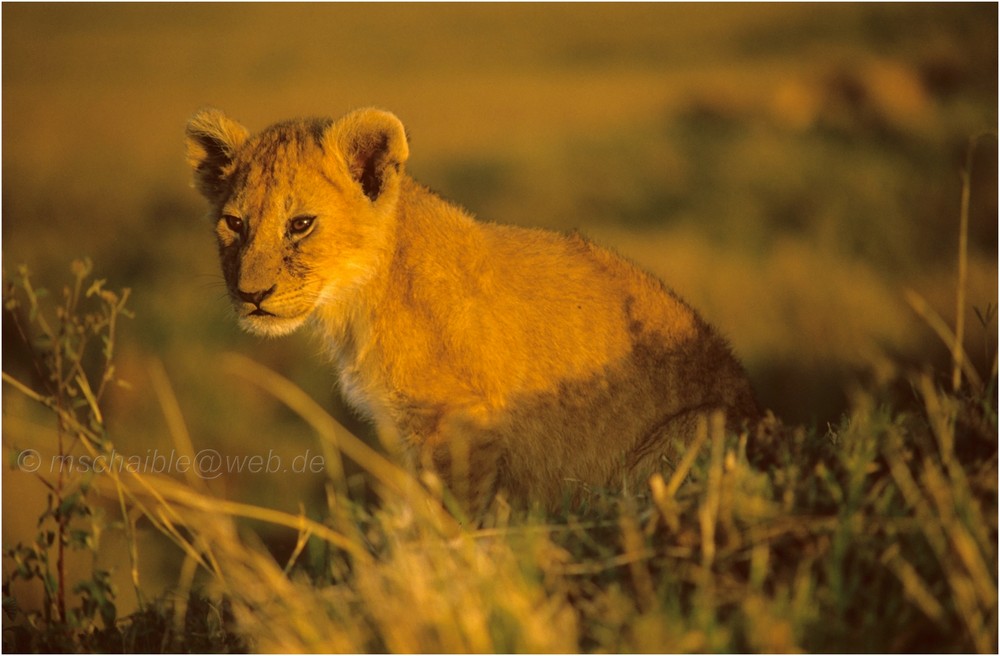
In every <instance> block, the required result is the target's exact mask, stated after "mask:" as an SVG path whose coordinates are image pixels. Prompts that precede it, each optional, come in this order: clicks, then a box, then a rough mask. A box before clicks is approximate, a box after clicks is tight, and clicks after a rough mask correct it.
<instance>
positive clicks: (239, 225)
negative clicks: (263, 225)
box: [222, 214, 243, 235]
mask: <svg viewBox="0 0 1000 656" xmlns="http://www.w3.org/2000/svg"><path fill="white" fill-rule="evenodd" d="M222 220H223V221H225V222H226V225H227V226H228V227H229V229H230V230H232V231H233V232H235V233H236V234H238V235H239V234H243V219H241V218H240V217H238V216H233V215H232V214H226V215H224V216H223V217H222Z"/></svg>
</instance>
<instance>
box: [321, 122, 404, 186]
mask: <svg viewBox="0 0 1000 656" xmlns="http://www.w3.org/2000/svg"><path fill="white" fill-rule="evenodd" d="M327 139H328V140H332V141H333V145H334V146H335V148H336V149H337V150H338V151H339V152H340V153H341V154H342V155H343V157H344V162H345V163H346V164H347V168H348V170H349V171H350V174H351V177H352V178H353V179H354V180H355V181H356V182H357V183H358V184H360V185H361V191H362V192H364V194H365V196H367V197H368V199H369V200H371V201H372V202H374V201H376V200H378V199H379V198H380V197H381V196H382V194H383V192H384V191H385V190H386V189H387V187H389V186H390V185H391V183H393V182H395V181H396V179H397V178H398V176H399V174H400V172H401V171H402V167H403V164H404V163H405V162H406V159H407V157H409V155H410V148H409V146H408V145H407V143H406V131H405V129H404V128H403V124H402V123H401V122H400V120H399V119H398V118H396V116H395V115H393V114H390V113H389V112H385V111H382V110H378V109H359V110H357V111H354V112H351V113H350V114H348V115H347V116H345V117H343V118H342V119H340V120H339V121H337V122H336V123H334V124H333V125H332V126H330V129H329V131H328V132H327Z"/></svg>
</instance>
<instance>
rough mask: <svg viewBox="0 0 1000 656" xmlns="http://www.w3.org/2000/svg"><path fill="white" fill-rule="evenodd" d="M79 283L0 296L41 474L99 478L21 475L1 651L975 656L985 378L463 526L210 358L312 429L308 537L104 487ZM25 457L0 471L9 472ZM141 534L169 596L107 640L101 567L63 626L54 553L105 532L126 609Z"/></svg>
mask: <svg viewBox="0 0 1000 656" xmlns="http://www.w3.org/2000/svg"><path fill="white" fill-rule="evenodd" d="M89 273H90V270H89V267H88V266H86V265H85V264H77V265H74V276H75V282H74V283H73V284H71V285H70V286H67V288H66V289H67V293H66V294H65V302H64V304H60V305H58V308H59V309H57V310H55V311H54V312H53V311H52V308H47V307H46V304H45V303H44V302H43V301H42V299H44V298H46V295H45V294H42V293H41V292H40V291H39V290H38V289H36V288H35V287H34V286H33V285H32V284H31V281H30V276H29V275H28V274H27V272H26V271H22V273H21V280H20V283H18V284H17V285H13V284H12V285H11V286H8V291H7V295H6V298H5V305H6V307H7V309H8V311H9V312H11V313H13V314H14V316H15V317H17V320H18V325H19V326H21V332H22V333H23V334H24V335H25V337H26V338H28V339H29V341H31V342H32V343H34V344H36V347H35V353H36V360H35V362H36V364H37V365H38V371H39V373H40V374H42V376H41V377H42V378H43V379H46V380H48V381H49V383H47V384H45V385H43V387H42V389H34V388H33V387H31V386H30V385H28V384H26V383H24V382H23V381H20V380H18V379H16V378H14V377H13V376H11V375H9V374H8V373H6V372H5V373H4V381H5V383H7V384H8V385H9V386H10V387H11V388H13V389H14V390H15V391H17V392H18V393H20V394H22V395H24V396H26V397H28V398H29V399H31V400H32V401H34V402H36V403H38V404H40V405H42V406H44V407H45V408H47V409H48V411H49V412H50V413H51V414H52V415H54V418H55V420H56V423H57V426H58V432H59V435H60V436H61V437H60V440H59V444H58V446H57V450H58V453H59V454H67V453H71V452H73V451H74V450H80V449H82V450H83V451H85V452H86V453H87V454H89V455H90V456H91V457H92V458H95V459H96V458H98V457H101V456H103V457H105V459H106V461H105V462H106V463H108V466H106V467H104V468H103V469H100V470H99V469H97V468H91V469H90V470H86V471H83V472H82V473H81V471H80V470H79V468H78V469H77V470H75V471H74V470H71V471H69V472H68V473H64V472H63V471H62V470H61V469H60V470H59V471H58V472H57V478H56V480H55V481H52V480H50V479H51V476H47V475H46V472H45V469H44V468H41V469H40V470H39V474H38V476H39V479H38V480H40V481H43V482H45V484H46V486H47V487H49V489H50V510H49V511H48V512H46V513H45V514H43V516H42V517H41V519H40V527H41V528H42V529H43V530H42V532H41V533H40V535H39V539H38V540H37V541H36V542H34V543H33V544H30V545H23V544H19V545H17V546H16V547H14V548H12V549H9V550H8V551H7V552H6V557H7V558H8V559H10V561H11V562H13V563H14V564H15V565H16V566H15V568H14V569H13V570H12V571H13V573H12V574H11V575H8V577H7V578H6V579H5V582H4V590H5V597H4V607H5V611H6V615H5V619H6V621H5V630H4V641H5V643H4V646H5V648H6V649H8V650H15V651H20V650H30V651H36V650H43V651H44V650H49V649H58V650H62V651H78V650H79V651H161V650H165V651H174V650H181V651H188V650H204V651H230V650H236V651H243V650H246V649H250V650H255V651H265V652H273V651H277V652H292V653H299V652H355V653H357V652H373V651H378V652H381V651H389V652H438V653H452V652H480V653H488V652H577V651H588V652H591V651H594V652H643V651H659V652H664V651H665V652H675V651H742V652H746V651H752V652H757V651H762V652H790V651H802V650H804V651H819V652H825V651H867V652H886V651H891V652H898V651H974V652H990V651H995V650H996V646H997V632H996V626H997V620H998V618H997V571H996V561H997V551H996V545H997V522H996V517H997V497H996V489H997V442H996V431H997V414H996V370H995V366H994V369H993V370H992V371H991V372H988V373H987V374H977V373H975V372H973V371H971V370H970V371H969V372H967V373H968V374H970V375H967V376H966V380H967V381H968V382H966V383H964V384H960V385H959V386H958V388H957V389H950V388H949V387H948V386H942V385H940V384H939V383H938V382H936V380H935V377H934V376H933V375H932V374H931V373H929V372H925V373H921V374H915V375H913V376H911V377H909V379H908V381H909V383H910V384H911V387H910V388H909V389H908V390H907V391H906V392H900V390H899V388H895V389H894V388H892V387H891V386H890V387H883V388H875V389H869V390H864V391H858V392H857V393H856V394H855V395H854V397H853V399H852V407H851V410H850V411H849V412H848V413H847V414H846V415H845V416H844V417H843V419H842V420H841V421H840V422H839V423H838V424H837V425H835V426H831V427H830V428H829V430H828V431H826V432H825V433H820V432H817V431H815V430H809V429H805V428H802V427H798V428H793V427H786V426H783V425H782V424H781V422H780V421H778V420H777V419H775V418H774V417H773V416H771V417H770V418H769V419H768V420H767V421H766V422H764V423H763V424H762V425H761V426H760V427H759V428H757V429H756V430H755V431H754V432H753V433H752V434H743V435H730V434H726V433H725V432H724V431H723V430H722V427H721V424H716V423H712V422H706V423H704V424H703V426H702V430H701V433H700V435H699V437H698V438H696V440H695V441H694V443H692V444H691V445H690V447H689V450H688V452H687V453H686V454H685V456H684V457H683V458H682V459H681V461H680V462H679V463H677V467H676V468H675V469H674V470H673V471H672V472H664V475H656V476H654V477H653V479H652V480H651V481H650V486H649V489H648V490H641V491H637V493H636V494H634V495H624V496H619V495H614V496H608V495H605V494H603V493H601V492H600V491H599V490H595V491H594V492H593V495H592V496H591V497H590V498H589V499H588V500H587V502H586V503H585V504H584V505H583V507H582V508H578V509H576V510H574V511H569V510H567V511H565V512H563V513H559V514H556V515H553V516H544V515H540V514H538V513H536V512H531V511H525V510H523V509H512V508H509V507H507V506H506V505H504V504H503V503H501V504H499V505H498V506H496V507H495V508H494V509H493V510H492V511H491V513H490V514H489V515H488V516H487V518H486V519H485V520H484V522H483V523H482V524H481V525H478V526H475V527H464V528H463V527H461V526H460V525H458V524H456V523H455V521H454V520H453V519H452V518H451V516H450V515H449V514H448V513H447V511H445V510H444V503H445V502H444V499H443V498H442V497H441V496H440V495H439V494H435V493H434V492H433V490H434V489H436V488H435V487H434V486H433V485H431V486H430V487H427V486H425V485H423V484H421V482H419V481H418V480H417V479H416V478H415V477H414V476H413V475H412V474H410V473H408V472H406V471H405V470H402V469H400V468H399V467H398V466H396V465H394V464H393V463H392V462H390V461H389V460H387V459H386V458H385V457H383V456H381V455H379V454H378V453H377V452H376V451H374V450H373V449H371V448H370V447H368V446H367V445H365V444H364V442H362V441H360V440H358V439H357V438H356V437H354V436H353V435H351V434H350V433H349V432H348V431H346V430H345V429H344V428H343V427H342V426H341V425H340V424H339V422H337V421H336V420H335V419H334V418H332V417H331V416H330V415H329V414H328V413H327V412H326V411H325V410H323V409H322V407H321V406H319V405H318V404H316V403H315V402H314V401H313V400H312V399H311V398H309V397H308V395H306V394H305V393H303V392H302V390H300V389H299V388H297V387H296V386H295V385H294V384H292V383H291V382H290V381H288V380H287V379H285V378H283V377H281V376H280V375H278V374H276V373H274V372H273V371H271V370H269V369H268V368H266V367H263V366H262V365H260V364H257V363H255V362H253V361H251V360H248V359H246V358H244V357H242V356H235V355H234V356H227V358H226V359H224V360H223V361H222V363H221V364H222V365H223V366H224V367H225V368H227V369H229V370H230V371H232V372H233V373H234V374H235V375H237V376H239V377H242V378H244V379H246V380H248V381H250V382H252V383H253V384H254V385H256V386H258V387H260V388H262V389H263V390H265V391H266V392H267V393H268V394H270V395H273V396H274V397H275V398H276V399H278V400H280V401H281V402H282V403H284V404H285V405H287V406H288V407H289V408H291V409H292V410H293V411H294V412H295V413H296V414H297V415H299V416H300V418H301V419H302V420H303V421H304V422H305V423H306V424H308V425H309V426H310V427H311V428H312V430H313V431H314V432H315V434H316V436H317V439H318V441H319V444H320V445H321V447H322V452H323V453H324V454H326V458H328V460H325V461H324V464H325V465H326V466H325V467H324V471H325V474H326V476H327V483H326V496H327V504H326V509H325V511H324V512H322V513H321V515H320V516H318V517H311V516H309V514H307V513H306V512H304V511H300V512H299V513H297V514H292V513H286V512H283V511H280V510H276V509H273V508H268V507H263V506H258V505H252V504H245V503H238V502H233V501H229V500H226V499H224V498H221V497H219V496H217V495H215V494H213V493H212V492H211V490H209V489H208V487H207V486H206V484H205V480H203V478H204V477H205V476H204V474H205V473H206V471H205V470H199V471H201V474H202V477H199V476H197V475H195V476H188V477H187V478H188V480H179V479H178V478H176V477H171V476H168V475H164V474H160V473H149V471H148V468H147V467H144V466H132V467H130V466H114V463H116V462H120V460H121V459H124V458H125V456H123V455H118V456H117V458H118V459H119V460H116V456H115V453H116V452H115V450H114V446H113V444H112V443H111V437H110V436H109V435H108V434H107V431H106V429H105V426H104V423H103V413H102V411H101V409H100V399H101V397H102V394H101V393H100V391H98V392H96V393H95V392H93V390H95V389H97V390H100V388H102V387H103V386H104V384H116V383H117V382H118V380H119V379H118V378H117V377H116V374H115V366H114V350H113V346H114V343H115V342H114V339H113V337H114V331H115V326H116V323H117V322H116V319H117V317H120V316H127V310H126V308H125V301H126V300H127V298H128V295H127V293H125V294H115V293H113V292H110V291H106V290H105V283H104V281H96V282H90V281H89V280H87V277H88V275H89ZM84 289H89V290H90V293H87V294H83V293H82V290H84ZM87 300H90V301H91V305H94V304H97V305H98V307H97V308H96V309H90V306H86V307H85V303H84V302H85V301H87ZM53 317H55V318H53ZM79 327H83V329H82V330H81V329H79ZM98 337H108V339H100V340H98V341H100V342H101V343H102V344H103V349H102V351H103V362H101V363H96V364H95V362H94V361H93V360H92V359H89V358H88V350H87V346H88V343H89V342H88V340H91V339H94V338H98ZM45 374H50V375H49V376H45ZM95 381H101V383H99V384H98V383H95ZM158 381H159V382H158V383H157V393H158V395H159V402H160V404H161V405H162V407H163V409H164V413H165V415H166V423H167V424H168V425H169V426H170V427H171V428H170V430H171V434H172V436H173V440H174V446H175V449H176V450H177V451H178V452H179V453H180V454H181V457H183V456H190V457H192V458H194V457H195V453H194V450H193V446H192V444H191V441H190V437H189V436H188V435H187V434H186V431H185V429H184V422H183V416H182V415H181V410H180V409H179V407H178V406H177V404H176V399H175V398H174V397H173V393H172V390H171V388H170V384H169V381H168V380H167V378H166V377H165V376H162V377H159V378H158ZM983 381H988V382H987V383H986V384H985V386H984V383H983ZM891 382H898V381H891ZM68 442H72V444H69V443H68ZM51 447H52V445H49V448H51ZM25 453H28V452H25V451H22V452H20V453H19V454H17V463H18V466H19V467H20V468H21V469H25V470H28V469H29V468H28V467H26V466H25V463H28V462H29V461H27V460H25V459H24V454H25ZM47 456H48V453H47V451H42V455H41V456H38V454H37V453H36V457H41V461H42V462H46V460H47ZM343 459H349V460H350V461H351V462H353V464H354V465H355V466H357V467H360V469H361V470H363V471H364V472H365V473H366V475H367V478H368V479H369V480H370V481H371V486H372V489H373V490H375V492H376V493H377V495H378V502H377V503H369V502H366V501H365V500H364V499H363V498H357V496H356V495H355V494H353V493H352V492H351V490H350V486H349V484H348V480H347V478H346V475H345V467H344V460H343ZM102 499H107V500H110V501H112V502H115V505H116V506H117V509H118V510H119V511H120V514H119V516H118V518H117V519H112V518H111V517H110V516H104V517H100V514H99V513H98V512H97V511H98V509H99V508H101V500H102ZM83 520H87V521H83ZM243 520H254V521H256V522H264V523H267V524H271V525H273V526H277V527H282V528H283V529H284V530H286V531H291V532H293V533H294V535H295V536H296V537H295V548H294V549H293V550H292V552H291V554H289V556H288V557H287V559H286V560H284V561H282V560H277V559H276V558H275V554H274V553H272V552H270V551H268V549H266V548H265V547H264V545H263V544H262V543H260V541H259V540H258V539H257V538H256V537H255V536H254V533H252V532H250V531H249V530H248V526H247V524H246V523H245V521H243ZM49 524H51V525H52V526H53V528H52V529H48V530H46V529H45V527H46V526H47V525H49ZM141 524H144V525H147V526H149V527H151V528H153V529H155V530H157V531H158V532H159V533H160V534H161V535H163V536H165V537H166V538H167V539H168V540H169V541H170V542H171V543H173V545H174V546H175V548H177V549H178V550H179V551H180V552H181V553H183V554H184V564H183V565H182V566H181V567H180V580H179V582H178V584H177V586H176V588H175V591H174V593H173V594H172V595H171V596H169V597H162V598H153V599H146V600H145V601H144V602H143V603H142V605H141V608H140V609H139V611H137V612H135V613H133V614H131V615H129V616H127V617H123V618H119V617H117V614H116V609H115V594H116V591H115V588H114V586H113V585H110V584H109V581H108V573H107V571H105V570H102V569H99V568H97V567H96V566H92V568H91V576H90V578H86V579H85V581H84V582H83V583H79V584H77V585H75V586H74V587H73V593H75V598H76V603H75V604H74V601H73V599H74V597H73V595H69V596H68V595H67V588H68V585H69V577H68V576H67V572H66V571H65V569H64V568H63V567H62V566H61V563H62V562H63V551H64V550H65V549H78V550H84V551H87V550H91V551H93V552H94V553H95V554H96V553H97V551H98V550H99V548H100V546H99V536H100V534H101V532H102V531H103V530H107V529H110V528H112V527H114V526H115V525H119V526H123V527H124V528H125V532H126V537H127V540H128V542H129V544H130V547H131V549H130V558H131V561H132V570H133V584H134V585H135V587H136V589H137V591H141V587H142V583H141V581H140V576H139V573H138V564H139V561H140V560H141V558H142V553H141V551H140V550H139V549H138V548H137V544H138V540H137V537H136V530H137V526H139V525H141ZM54 551H55V552H58V553H57V555H55V554H54V553H53V552H54ZM54 558H57V559H58V563H60V565H59V566H58V568H57V569H53V567H52V564H53V559H54ZM39 565H40V566H39ZM199 572H200V575H199V574H198V573H199ZM18 581H20V582H21V583H24V584H36V585H41V586H42V587H43V588H44V590H45V599H46V603H45V605H44V607H43V610H42V612H34V613H33V612H27V613H26V612H24V611H22V610H20V609H19V608H18V604H17V596H16V593H15V592H14V586H15V584H17V582H18ZM192 591H194V592H192ZM142 598H143V596H142V595H141V594H140V599H142Z"/></svg>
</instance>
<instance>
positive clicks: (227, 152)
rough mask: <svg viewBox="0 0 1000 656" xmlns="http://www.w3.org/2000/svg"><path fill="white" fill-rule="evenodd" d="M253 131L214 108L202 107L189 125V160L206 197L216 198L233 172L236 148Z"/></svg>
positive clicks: (197, 182)
mask: <svg viewBox="0 0 1000 656" xmlns="http://www.w3.org/2000/svg"><path fill="white" fill-rule="evenodd" d="M249 136H250V133H249V132H247V129H246V128H244V127H243V126H242V125H240V124H239V123H237V122H236V121H234V120H232V119H231V118H229V117H228V116H226V115H225V114H223V113H222V111H220V110H218V109H213V108H205V109H202V110H199V111H198V113H197V114H195V115H194V116H192V117H191V120H190V121H188V124H187V160H188V164H190V165H191V168H192V169H194V185H195V187H197V188H198V191H200V192H201V193H202V195H203V196H205V198H207V199H208V200H210V201H216V200H218V199H219V197H220V195H221V194H222V193H223V191H224V189H225V182H226V178H227V177H228V176H229V174H230V173H232V164H233V158H234V157H235V156H236V151H237V150H238V149H239V147H240V146H241V145H243V143H244V142H245V141H246V140H247V138H248V137H249Z"/></svg>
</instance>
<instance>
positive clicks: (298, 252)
mask: <svg viewBox="0 0 1000 656" xmlns="http://www.w3.org/2000/svg"><path fill="white" fill-rule="evenodd" d="M187 151H188V161H189V163H190V164H191V166H192V168H193V169H194V182H195V186H196V187H197V188H198V190H199V191H200V192H201V193H202V194H203V195H204V196H205V198H207V199H208V201H209V203H211V206H212V210H211V211H212V215H211V218H212V219H213V220H214V221H215V232H216V235H217V236H218V239H219V257H220V259H221V260H222V272H223V275H224V276H225V279H226V285H227V287H228V288H229V294H230V296H231V297H232V300H233V304H234V306H235V308H236V313H237V315H238V317H239V320H240V324H241V325H242V326H243V327H244V328H245V329H247V330H249V331H251V332H254V333H258V334H263V335H283V334H286V333H289V332H291V331H293V330H295V329H296V328H297V327H298V326H300V325H301V324H302V323H303V321H305V319H306V318H307V317H309V315H310V314H312V312H313V310H314V309H315V308H316V307H317V306H318V305H320V304H325V303H329V302H336V301H339V300H347V299H349V298H350V296H351V293H352V292H353V291H354V290H356V289H357V288H358V287H360V286H361V285H363V284H364V283H365V282H366V281H367V280H369V279H370V278H371V276H372V275H373V273H374V271H375V270H376V269H377V267H378V264H379V262H380V261H381V258H382V257H383V255H385V251H386V249H387V248H388V243H389V237H390V234H391V225H392V221H391V217H393V216H394V213H395V210H396V203H397V200H398V198H399V186H400V179H401V174H402V166H403V164H404V162H405V161H406V158H407V156H408V154H409V149H408V147H407V143H406V135H405V132H404V130H403V125H402V124H401V123H400V122H399V119H397V118H396V117H395V116H393V115H392V114H390V113H388V112H383V111H379V110H374V109H364V110H358V111H356V112H353V113H351V114H349V115H347V116H345V117H344V118H342V119H340V120H339V121H336V122H335V121H332V120H328V119H312V120H301V121H289V122H286V123H279V124H277V125H273V126H271V127H269V128H267V129H265V130H264V131H262V132H261V133H259V134H257V135H254V136H251V135H250V134H249V133H248V132H247V130H246V128H244V127H243V126H242V125H240V124H239V123H236V122H235V121H233V120H232V119H230V118H228V117H227V116H226V115H225V114H223V113H222V112H220V111H219V110H216V109H204V110H202V111H200V112H198V113H197V114H196V115H195V116H194V117H193V118H192V119H191V121H190V122H189V123H188V126H187Z"/></svg>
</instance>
